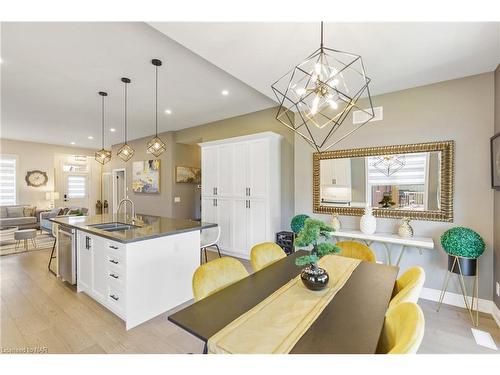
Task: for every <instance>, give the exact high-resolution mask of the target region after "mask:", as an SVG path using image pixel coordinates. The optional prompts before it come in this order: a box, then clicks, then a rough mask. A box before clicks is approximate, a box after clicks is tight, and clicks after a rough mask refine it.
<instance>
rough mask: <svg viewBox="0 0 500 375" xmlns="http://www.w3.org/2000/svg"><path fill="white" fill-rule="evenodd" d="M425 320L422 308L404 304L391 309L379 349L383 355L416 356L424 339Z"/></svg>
mask: <svg viewBox="0 0 500 375" xmlns="http://www.w3.org/2000/svg"><path fill="white" fill-rule="evenodd" d="M424 330H425V319H424V313H423V312H422V309H421V308H420V306H418V305H417V304H416V303H413V302H403V303H400V304H399V305H397V306H396V307H394V308H392V309H389V310H388V311H387V313H386V315H385V322H384V328H383V330H382V335H381V336H380V341H379V345H378V349H377V353H383V354H415V353H416V352H417V350H418V348H419V347H420V344H421V343H422V339H423V338H424Z"/></svg>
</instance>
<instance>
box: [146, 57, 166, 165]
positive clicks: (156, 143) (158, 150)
mask: <svg viewBox="0 0 500 375" xmlns="http://www.w3.org/2000/svg"><path fill="white" fill-rule="evenodd" d="M151 63H152V64H153V65H154V67H155V136H154V137H153V139H151V140H150V141H149V142H148V144H147V149H148V152H150V153H152V154H153V155H154V156H156V157H158V156H160V155H161V154H162V153H163V152H164V151H165V150H166V149H167V146H166V145H165V142H163V141H162V140H161V138H160V137H158V68H159V67H160V66H161V64H162V63H161V60H158V59H153V60H151Z"/></svg>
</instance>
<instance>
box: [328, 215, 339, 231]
mask: <svg viewBox="0 0 500 375" xmlns="http://www.w3.org/2000/svg"><path fill="white" fill-rule="evenodd" d="M330 225H331V227H332V228H333V229H334V230H335V231H338V230H340V220H339V215H338V214H333V215H332V222H331V223H330Z"/></svg>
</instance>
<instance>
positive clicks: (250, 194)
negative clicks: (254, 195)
mask: <svg viewBox="0 0 500 375" xmlns="http://www.w3.org/2000/svg"><path fill="white" fill-rule="evenodd" d="M250 195H251V193H250V188H248V196H250Z"/></svg>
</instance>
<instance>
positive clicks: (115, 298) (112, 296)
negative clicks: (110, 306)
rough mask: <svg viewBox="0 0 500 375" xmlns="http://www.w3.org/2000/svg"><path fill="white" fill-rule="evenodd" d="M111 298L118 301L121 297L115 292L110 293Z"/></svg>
mask: <svg viewBox="0 0 500 375" xmlns="http://www.w3.org/2000/svg"><path fill="white" fill-rule="evenodd" d="M109 296H110V297H111V298H113V299H114V300H115V301H118V300H119V299H120V298H119V297H117V296H115V295H114V294H110V295H109Z"/></svg>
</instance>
